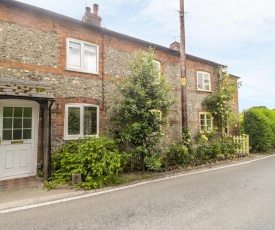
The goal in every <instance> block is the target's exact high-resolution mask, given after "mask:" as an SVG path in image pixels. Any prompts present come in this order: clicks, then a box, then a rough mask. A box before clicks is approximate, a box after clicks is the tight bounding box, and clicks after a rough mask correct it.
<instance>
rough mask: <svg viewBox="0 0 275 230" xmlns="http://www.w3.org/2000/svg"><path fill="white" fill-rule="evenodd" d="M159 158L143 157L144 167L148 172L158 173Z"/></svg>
mask: <svg viewBox="0 0 275 230" xmlns="http://www.w3.org/2000/svg"><path fill="white" fill-rule="evenodd" d="M161 165H162V162H161V157H159V156H157V155H153V156H151V157H145V166H146V168H147V169H148V170H151V171H158V170H159V169H160V168H161Z"/></svg>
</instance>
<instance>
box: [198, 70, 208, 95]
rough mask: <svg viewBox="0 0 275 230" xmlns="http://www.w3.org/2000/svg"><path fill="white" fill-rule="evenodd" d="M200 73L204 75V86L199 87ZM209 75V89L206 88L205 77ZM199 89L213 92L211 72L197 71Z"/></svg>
mask: <svg viewBox="0 0 275 230" xmlns="http://www.w3.org/2000/svg"><path fill="white" fill-rule="evenodd" d="M199 74H200V75H202V88H200V87H199ZM206 76H208V77H209V89H206V86H205V77H206ZM197 89H198V90H199V91H207V92H211V75H210V73H207V72H204V71H197Z"/></svg>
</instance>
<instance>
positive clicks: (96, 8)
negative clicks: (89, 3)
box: [93, 4, 98, 16]
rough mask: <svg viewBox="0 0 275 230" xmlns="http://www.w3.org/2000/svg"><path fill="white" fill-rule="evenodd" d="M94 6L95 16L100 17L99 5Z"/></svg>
mask: <svg viewBox="0 0 275 230" xmlns="http://www.w3.org/2000/svg"><path fill="white" fill-rule="evenodd" d="M93 6H94V8H93V10H94V14H95V15H97V16H98V5H97V4H94V5H93Z"/></svg>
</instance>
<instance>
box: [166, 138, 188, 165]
mask: <svg viewBox="0 0 275 230" xmlns="http://www.w3.org/2000/svg"><path fill="white" fill-rule="evenodd" d="M165 160H166V162H167V163H166V164H167V165H182V164H188V163H189V162H190V161H191V160H192V155H190V154H188V148H187V147H186V146H185V145H184V144H183V143H182V141H178V142H174V143H173V144H172V145H171V147H170V148H169V150H168V151H167V153H166V156H165Z"/></svg>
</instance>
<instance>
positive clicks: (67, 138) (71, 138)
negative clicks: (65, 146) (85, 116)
mask: <svg viewBox="0 0 275 230" xmlns="http://www.w3.org/2000/svg"><path fill="white" fill-rule="evenodd" d="M98 136H99V135H89V136H73V137H70V136H66V137H64V138H63V139H64V141H70V140H77V139H82V138H86V137H87V138H88V137H96V138H98Z"/></svg>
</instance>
